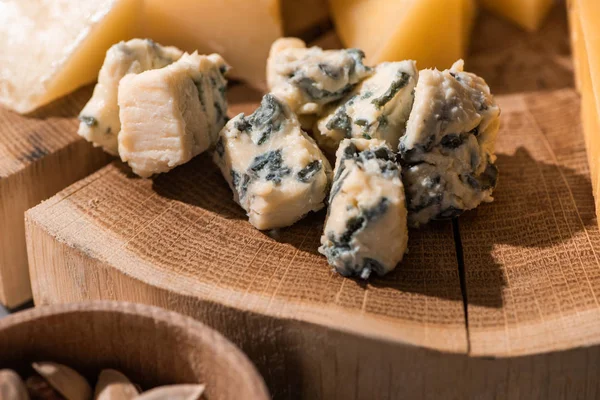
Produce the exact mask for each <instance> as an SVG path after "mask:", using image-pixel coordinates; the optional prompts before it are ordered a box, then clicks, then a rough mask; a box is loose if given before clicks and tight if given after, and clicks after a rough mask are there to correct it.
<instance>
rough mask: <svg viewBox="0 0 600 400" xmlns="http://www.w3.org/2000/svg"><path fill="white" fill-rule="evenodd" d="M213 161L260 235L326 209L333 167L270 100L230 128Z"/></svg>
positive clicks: (291, 116)
mask: <svg viewBox="0 0 600 400" xmlns="http://www.w3.org/2000/svg"><path fill="white" fill-rule="evenodd" d="M214 161H215V163H216V164H217V165H218V166H219V167H220V168H221V172H222V173H223V176H224V177H225V179H226V180H227V182H228V183H229V186H230V187H231V189H232V190H233V194H234V200H235V201H236V202H237V203H238V204H240V205H241V206H242V208H244V210H246V212H247V213H248V217H249V220H250V223H251V224H252V225H254V226H255V227H256V228H258V229H261V230H266V229H274V228H281V227H284V226H289V225H292V224H293V223H294V222H296V221H298V220H299V219H301V218H302V217H303V216H304V215H306V214H307V213H309V212H311V211H317V210H320V209H321V208H323V207H324V201H325V197H326V195H327V192H328V189H329V186H330V182H331V165H330V164H329V162H328V161H327V159H326V158H325V156H324V155H323V153H322V152H321V150H320V149H319V147H318V146H317V145H316V143H315V142H314V140H313V139H312V138H311V137H309V136H308V135H307V134H306V133H304V132H303V131H302V130H301V129H300V123H299V122H298V118H297V117H296V115H295V114H294V113H292V111H291V110H290V108H289V107H288V106H287V105H286V104H285V103H283V102H281V101H280V100H278V99H277V98H276V97H275V96H273V95H271V94H267V95H265V96H264V97H263V99H262V102H261V104H260V107H259V108H258V109H257V110H256V111H255V112H254V113H253V114H251V115H249V116H245V115H244V114H240V115H238V116H236V117H235V118H233V119H231V120H230V121H229V122H228V123H227V125H226V126H225V128H224V129H223V130H222V131H221V133H220V137H219V140H218V142H217V145H216V148H215V154H214Z"/></svg>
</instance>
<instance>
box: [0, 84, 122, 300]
mask: <svg viewBox="0 0 600 400" xmlns="http://www.w3.org/2000/svg"><path fill="white" fill-rule="evenodd" d="M90 93H91V88H89V87H88V88H84V89H82V90H79V91H77V92H76V93H74V94H72V95H70V96H67V97H65V98H64V99H61V100H59V101H57V102H54V103H52V104H50V105H48V106H45V107H43V108H42V109H40V110H38V111H37V112H35V113H33V114H30V115H26V116H23V115H19V114H16V113H14V112H12V111H9V110H6V109H0V302H1V303H2V304H4V305H6V306H7V307H9V308H12V307H16V306H18V305H20V304H22V303H24V302H26V301H29V300H31V288H30V284H29V273H28V268H27V253H26V247H25V230H24V212H25V211H26V210H27V209H28V208H30V207H33V206H35V205H36V204H38V203H39V202H40V201H41V200H44V199H47V198H48V197H50V196H52V195H54V194H55V193H57V192H58V191H60V190H61V189H63V188H65V187H66V186H68V185H70V184H72V183H74V182H76V181H77V180H79V179H81V178H83V177H85V176H87V175H88V174H90V173H92V172H93V171H95V170H97V169H98V168H100V167H101V166H103V165H105V164H106V163H108V162H109V160H110V158H109V157H108V156H107V155H105V154H104V153H103V152H102V151H101V150H99V149H94V148H92V146H91V145H89V144H88V143H87V142H86V141H85V140H84V139H82V138H80V137H79V136H78V135H77V134H76V133H75V132H76V130H77V126H78V121H77V114H78V112H79V110H80V108H81V107H82V106H83V104H84V103H85V101H87V99H88V98H89V95H90Z"/></svg>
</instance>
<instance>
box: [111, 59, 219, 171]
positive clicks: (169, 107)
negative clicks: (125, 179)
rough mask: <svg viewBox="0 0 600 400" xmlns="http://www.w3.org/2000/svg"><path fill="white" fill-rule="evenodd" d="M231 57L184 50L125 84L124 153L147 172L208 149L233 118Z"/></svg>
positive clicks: (133, 165)
mask: <svg viewBox="0 0 600 400" xmlns="http://www.w3.org/2000/svg"><path fill="white" fill-rule="evenodd" d="M226 71H227V66H226V64H225V61H224V60H223V58H222V57H221V56H219V55H218V54H211V55H209V56H200V55H198V54H197V53H194V54H191V55H190V54H184V55H183V56H182V57H181V58H180V59H179V60H178V61H176V62H175V63H173V64H171V65H169V66H166V67H164V68H161V69H154V70H149V71H145V72H142V73H140V74H137V75H134V74H129V75H126V76H125V77H123V78H122V79H121V82H120V84H119V93H118V99H119V117H120V119H121V133H120V134H119V136H118V143H119V155H120V156H121V159H122V160H123V161H124V162H127V163H128V164H129V166H130V167H131V168H132V170H133V172H134V173H136V174H138V175H139V176H141V177H149V176H151V175H153V174H158V173H161V172H167V171H169V170H171V169H173V168H175V167H176V166H178V165H181V164H184V163H186V162H188V161H189V160H190V159H192V157H195V156H196V155H198V154H200V153H201V152H203V151H205V150H207V149H208V148H209V147H210V146H211V145H212V144H213V143H214V141H216V138H217V135H218V132H219V130H220V129H221V128H222V127H223V126H224V125H225V121H226V118H227V101H226V98H225V89H226V86H227V81H226V80H225V78H224V76H223V74H224V73H225V72H226Z"/></svg>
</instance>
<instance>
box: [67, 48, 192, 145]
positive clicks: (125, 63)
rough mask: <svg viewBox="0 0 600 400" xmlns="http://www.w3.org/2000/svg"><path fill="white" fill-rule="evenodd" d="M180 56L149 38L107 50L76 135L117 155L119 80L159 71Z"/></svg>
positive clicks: (175, 49) (119, 123) (175, 50)
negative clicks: (149, 71) (152, 70)
mask: <svg viewBox="0 0 600 400" xmlns="http://www.w3.org/2000/svg"><path fill="white" fill-rule="evenodd" d="M182 55H183V52H182V51H181V50H179V49H177V48H176V47H165V46H161V45H159V44H157V43H155V42H153V41H152V40H150V39H132V40H130V41H128V42H120V43H117V44H115V45H114V46H112V47H111V48H110V49H108V51H107V52H106V58H105V59H104V64H103V65H102V68H101V69H100V74H99V75H98V83H97V84H96V87H95V88H94V93H93V94H92V98H91V99H90V100H89V101H88V103H87V104H86V105H85V107H84V108H83V110H82V111H81V113H80V114H79V120H80V121H81V122H80V124H79V130H78V133H79V135H81V136H83V137H84V138H85V139H87V140H88V141H89V142H92V143H93V144H94V146H97V147H102V148H104V150H105V151H107V152H108V153H110V154H112V155H117V135H118V134H119V132H120V130H121V121H120V120H119V105H118V104H117V89H118V87H119V82H120V81H121V78H123V77H124V76H125V75H127V74H139V73H141V72H144V71H147V70H150V69H157V68H162V67H164V66H167V65H169V64H171V63H173V62H174V61H176V60H178V59H179V58H180V57H181V56H182Z"/></svg>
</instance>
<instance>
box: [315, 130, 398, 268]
mask: <svg viewBox="0 0 600 400" xmlns="http://www.w3.org/2000/svg"><path fill="white" fill-rule="evenodd" d="M336 157H337V161H336V164H335V170H334V178H333V185H332V189H331V193H330V195H329V209H328V212H327V220H326V222H325V229H324V232H323V236H322V237H321V247H320V248H319V252H320V253H322V254H324V255H325V256H327V260H328V261H329V264H331V265H332V266H333V267H334V268H335V269H336V271H337V272H339V273H340V274H341V275H344V276H359V277H361V278H363V279H366V278H368V277H369V276H370V275H371V273H372V272H375V273H376V274H377V275H380V276H381V275H384V274H386V273H388V272H390V271H391V270H393V269H394V268H395V267H396V265H397V264H398V263H399V262H400V261H402V258H403V256H404V253H405V252H406V248H407V244H408V227H407V210H406V202H405V198H404V186H403V185H402V180H401V176H400V166H399V165H398V164H397V163H396V156H395V154H394V153H393V152H392V150H391V148H390V147H389V146H388V145H387V143H385V142H384V141H381V140H378V139H372V140H367V139H344V140H343V141H342V142H341V144H340V146H339V148H338V151H337V154H336Z"/></svg>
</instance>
